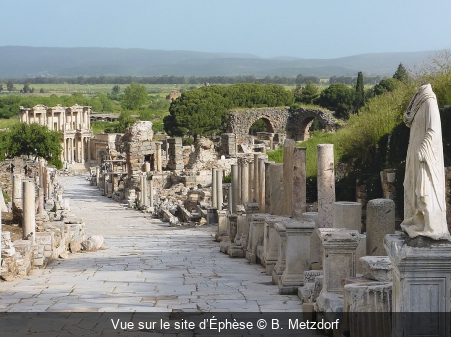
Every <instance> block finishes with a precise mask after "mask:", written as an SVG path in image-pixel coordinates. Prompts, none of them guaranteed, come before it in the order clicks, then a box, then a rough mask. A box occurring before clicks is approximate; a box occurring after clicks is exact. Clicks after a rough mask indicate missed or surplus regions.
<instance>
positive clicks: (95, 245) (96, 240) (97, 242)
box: [82, 235, 104, 251]
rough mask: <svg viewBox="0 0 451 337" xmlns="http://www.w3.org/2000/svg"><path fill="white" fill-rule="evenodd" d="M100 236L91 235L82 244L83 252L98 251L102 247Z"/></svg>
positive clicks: (101, 237)
mask: <svg viewBox="0 0 451 337" xmlns="http://www.w3.org/2000/svg"><path fill="white" fill-rule="evenodd" d="M103 241H104V240H103V236H102V235H91V236H90V237H88V238H87V239H86V240H85V241H83V242H82V246H83V249H85V250H88V251H90V250H96V249H100V248H101V247H102V245H103Z"/></svg>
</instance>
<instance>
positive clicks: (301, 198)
mask: <svg viewBox="0 0 451 337" xmlns="http://www.w3.org/2000/svg"><path fill="white" fill-rule="evenodd" d="M305 153H306V148H305V147H296V148H295V149H294V152H293V199H292V213H291V217H292V218H293V219H301V218H302V213H304V212H305V210H306V205H307V172H306V155H305Z"/></svg>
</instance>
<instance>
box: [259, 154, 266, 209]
mask: <svg viewBox="0 0 451 337" xmlns="http://www.w3.org/2000/svg"><path fill="white" fill-rule="evenodd" d="M265 161H266V159H265V158H258V196H257V202H258V205H259V206H260V212H261V213H265V212H266V207H265V206H266V203H265V191H266V180H265Z"/></svg>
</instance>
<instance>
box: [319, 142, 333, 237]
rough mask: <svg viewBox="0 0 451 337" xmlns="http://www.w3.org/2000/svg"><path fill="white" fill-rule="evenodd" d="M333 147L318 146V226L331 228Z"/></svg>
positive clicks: (331, 145) (327, 145)
mask: <svg viewBox="0 0 451 337" xmlns="http://www.w3.org/2000/svg"><path fill="white" fill-rule="evenodd" d="M334 201H335V173H334V145H333V144H319V145H318V224H319V227H320V228H331V227H332V226H333V222H334Z"/></svg>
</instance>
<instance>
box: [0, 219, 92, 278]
mask: <svg viewBox="0 0 451 337" xmlns="http://www.w3.org/2000/svg"><path fill="white" fill-rule="evenodd" d="M66 222H68V223H64V222H48V223H44V224H43V225H42V230H43V231H42V232H37V233H36V237H35V242H33V241H31V240H16V241H14V242H11V235H10V232H2V238H1V240H2V245H1V247H2V251H1V254H2V268H1V274H2V275H17V276H25V275H28V274H29V273H30V271H31V269H32V268H39V267H45V266H46V265H47V264H48V263H49V262H51V261H53V260H57V259H58V258H60V257H61V258H66V257H67V254H68V252H72V253H76V252H80V251H81V250H82V245H81V244H82V242H83V240H84V238H85V234H84V227H85V224H84V223H83V222H81V221H77V220H69V221H66ZM75 222H76V223H75Z"/></svg>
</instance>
